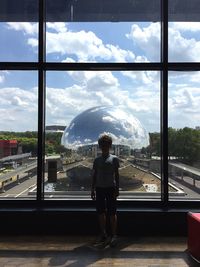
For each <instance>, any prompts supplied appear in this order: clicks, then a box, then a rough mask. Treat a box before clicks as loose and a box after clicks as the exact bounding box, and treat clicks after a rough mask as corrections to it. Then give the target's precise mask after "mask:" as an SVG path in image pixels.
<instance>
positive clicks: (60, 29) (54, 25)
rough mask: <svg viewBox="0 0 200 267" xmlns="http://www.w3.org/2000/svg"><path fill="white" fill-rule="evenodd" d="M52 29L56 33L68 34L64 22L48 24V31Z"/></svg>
mask: <svg viewBox="0 0 200 267" xmlns="http://www.w3.org/2000/svg"><path fill="white" fill-rule="evenodd" d="M49 29H52V30H54V31H55V32H63V33H64V32H67V25H66V23H64V22H54V23H52V22H47V30H49Z"/></svg>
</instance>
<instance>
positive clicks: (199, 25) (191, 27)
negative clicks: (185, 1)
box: [169, 22, 200, 32]
mask: <svg viewBox="0 0 200 267" xmlns="http://www.w3.org/2000/svg"><path fill="white" fill-rule="evenodd" d="M169 26H170V27H171V28H173V29H176V30H178V31H182V32H186V31H188V32H199V31H200V22H171V23H169Z"/></svg>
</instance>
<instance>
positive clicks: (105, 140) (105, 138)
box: [98, 134, 112, 147]
mask: <svg viewBox="0 0 200 267" xmlns="http://www.w3.org/2000/svg"><path fill="white" fill-rule="evenodd" d="M98 144H99V147H102V146H103V145H106V146H109V147H111V146H112V137H110V136H109V135H107V134H104V135H102V136H101V137H100V138H99V140H98Z"/></svg>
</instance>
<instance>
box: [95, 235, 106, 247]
mask: <svg viewBox="0 0 200 267" xmlns="http://www.w3.org/2000/svg"><path fill="white" fill-rule="evenodd" d="M106 240H107V235H100V236H99V237H98V238H97V239H96V241H95V242H94V245H99V244H104V243H105V242H106Z"/></svg>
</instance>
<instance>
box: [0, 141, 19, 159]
mask: <svg viewBox="0 0 200 267" xmlns="http://www.w3.org/2000/svg"><path fill="white" fill-rule="evenodd" d="M17 154H18V142H17V140H0V158H4V157H8V156H12V155H17Z"/></svg>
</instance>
